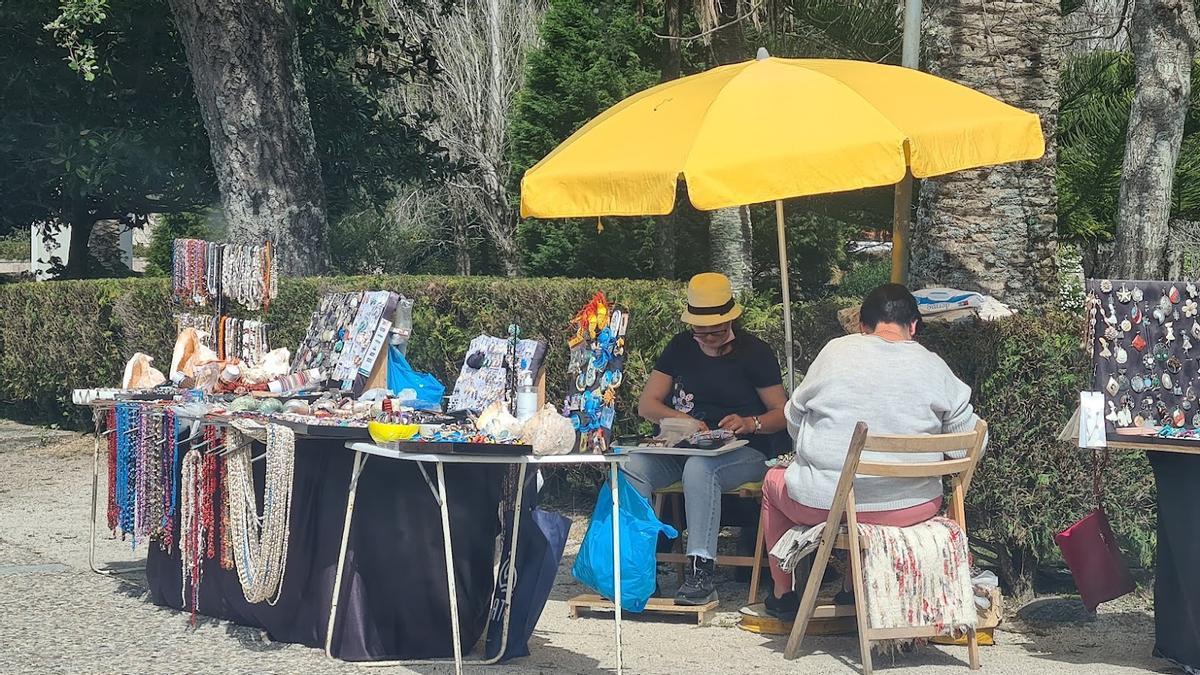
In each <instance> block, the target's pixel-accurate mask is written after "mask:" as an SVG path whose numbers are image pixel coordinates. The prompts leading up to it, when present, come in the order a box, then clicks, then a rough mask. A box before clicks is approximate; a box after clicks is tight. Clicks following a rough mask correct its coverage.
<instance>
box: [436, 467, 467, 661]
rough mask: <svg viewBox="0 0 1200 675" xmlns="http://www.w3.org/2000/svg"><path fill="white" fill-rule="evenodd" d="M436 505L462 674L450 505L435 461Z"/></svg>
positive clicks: (443, 471) (443, 472)
mask: <svg viewBox="0 0 1200 675" xmlns="http://www.w3.org/2000/svg"><path fill="white" fill-rule="evenodd" d="M437 480H438V506H440V507H441V509H442V541H443V542H444V543H445V546H446V588H447V590H449V592H450V632H451V635H452V637H453V640H454V645H453V647H454V672H455V674H456V675H462V668H463V655H462V644H461V642H462V632H461V630H460V629H459V626H458V591H457V590H456V588H455V583H454V545H453V544H452V543H451V540H450V505H449V502H448V501H447V500H446V469H445V465H444V464H443V463H442V462H438V463H437Z"/></svg>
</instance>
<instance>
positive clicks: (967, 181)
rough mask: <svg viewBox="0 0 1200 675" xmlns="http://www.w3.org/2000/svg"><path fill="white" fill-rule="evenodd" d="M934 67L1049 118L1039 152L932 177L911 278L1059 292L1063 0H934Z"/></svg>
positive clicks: (1035, 297) (1028, 293)
mask: <svg viewBox="0 0 1200 675" xmlns="http://www.w3.org/2000/svg"><path fill="white" fill-rule="evenodd" d="M927 8H928V10H927V13H926V19H925V26H924V37H923V41H924V43H923V46H924V50H925V58H926V64H925V66H924V67H925V69H927V70H928V71H929V72H932V73H934V74H936V75H939V76H941V77H945V78H947V79H950V80H954V81H956V82H960V83H962V84H964V85H966V86H969V87H971V88H973V89H976V90H979V91H982V92H984V93H986V94H989V95H991V96H995V97H996V98H999V99H1000V100H1002V101H1005V102H1006V103H1009V104H1011V105H1015V106H1017V107H1019V108H1021V109H1023V110H1027V111H1030V112H1034V113H1037V114H1038V115H1039V116H1040V117H1041V118H1042V128H1043V131H1044V133H1045V136H1046V155H1045V157H1043V158H1042V159H1041V160H1038V161H1036V162H1022V163H1019V164H1010V165H1005V166H999V167H988V168H983V169H976V170H971V171H962V172H959V173H955V174H951V175H948V176H944V177H940V178H936V179H928V180H925V181H923V182H922V185H921V188H920V191H919V200H918V204H919V206H918V209H917V219H916V222H915V223H914V227H913V235H912V262H911V273H910V282H911V284H912V285H913V286H914V287H918V288H919V287H924V286H930V285H937V286H950V287H953V288H963V289H968V290H978V291H981V292H985V293H988V294H990V295H994V296H996V297H998V298H1000V299H1002V300H1004V301H1005V302H1008V303H1010V304H1013V305H1016V306H1019V307H1029V306H1034V305H1038V304H1040V303H1041V302H1043V301H1044V300H1047V299H1049V298H1053V297H1055V296H1056V295H1057V287H1058V279H1057V273H1056V268H1055V252H1056V247H1057V243H1056V232H1057V219H1058V215H1057V209H1058V200H1057V196H1056V194H1055V185H1054V176H1055V150H1054V140H1055V128H1056V123H1057V113H1058V99H1059V93H1058V68H1059V61H1060V56H1061V52H1062V43H1061V39H1060V38H1057V37H1056V36H1058V35H1059V34H1060V25H1061V14H1060V10H1059V4H1058V2H1057V0H1032V1H1025V2H1021V1H1018V0H982V2H980V0H932V1H931V2H929V3H928V5H927Z"/></svg>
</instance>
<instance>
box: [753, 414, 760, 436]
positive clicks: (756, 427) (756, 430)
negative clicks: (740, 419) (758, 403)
mask: <svg viewBox="0 0 1200 675" xmlns="http://www.w3.org/2000/svg"><path fill="white" fill-rule="evenodd" d="M761 431H762V420H760V419H758V415H755V416H754V433H756V434H757V433H759V432H761Z"/></svg>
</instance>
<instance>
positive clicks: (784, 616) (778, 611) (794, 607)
mask: <svg viewBox="0 0 1200 675" xmlns="http://www.w3.org/2000/svg"><path fill="white" fill-rule="evenodd" d="M763 608H764V609H766V610H767V614H770V615H771V616H773V617H775V618H776V619H780V620H782V621H795V620H796V613H797V612H799V611H800V596H798V595H796V591H788V592H787V593H784V594H783V597H781V598H777V597H775V593H774V592H770V593H767V598H766V599H765V600H763Z"/></svg>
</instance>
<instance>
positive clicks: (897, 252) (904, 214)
mask: <svg viewBox="0 0 1200 675" xmlns="http://www.w3.org/2000/svg"><path fill="white" fill-rule="evenodd" d="M911 210H912V174H906V175H905V176H904V179H903V180H901V181H900V182H899V183H896V200H895V202H894V204H893V206H892V283H894V284H903V283H907V282H908V231H909V221H910V220H911V216H910V213H911Z"/></svg>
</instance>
